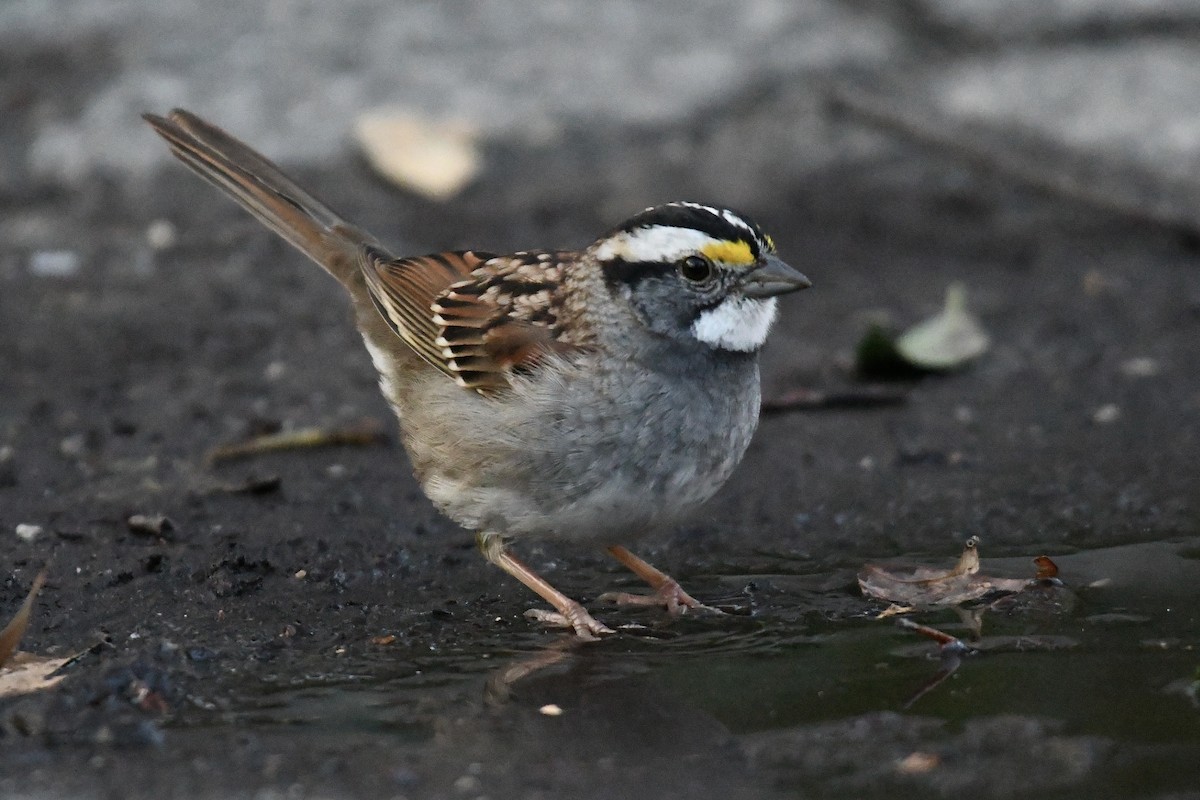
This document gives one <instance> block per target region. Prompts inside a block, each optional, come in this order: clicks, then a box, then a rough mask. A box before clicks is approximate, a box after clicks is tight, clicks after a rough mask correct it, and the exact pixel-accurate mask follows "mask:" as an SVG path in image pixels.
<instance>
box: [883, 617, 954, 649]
mask: <svg viewBox="0 0 1200 800" xmlns="http://www.w3.org/2000/svg"><path fill="white" fill-rule="evenodd" d="M896 626H897V627H899V628H904V629H905V630H910V631H912V632H913V633H917V634H920V635H921V636H924V637H926V638H927V639H933V640H934V641H935V642H937V643H938V644H939V645H943V646H944V645H948V644H953V643H954V642H958V644H959V645H960V646H962V647H966V645H964V644H963V643H962V642H961V641H959V639H958V637H955V636H951V635H950V634H948V633H944V632H942V631H939V630H938V629H937V628H931V627H929V626H928V625H921V624H920V623H917V622H913V621H912V620H911V619H907V618H905V617H901V618H900V619H898V620H896Z"/></svg>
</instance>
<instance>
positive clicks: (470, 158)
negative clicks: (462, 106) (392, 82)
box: [354, 110, 481, 200]
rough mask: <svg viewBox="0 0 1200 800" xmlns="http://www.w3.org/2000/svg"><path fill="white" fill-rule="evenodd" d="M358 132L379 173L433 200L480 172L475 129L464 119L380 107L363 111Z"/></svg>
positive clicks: (447, 196)
mask: <svg viewBox="0 0 1200 800" xmlns="http://www.w3.org/2000/svg"><path fill="white" fill-rule="evenodd" d="M354 133H355V136H356V137H357V138H358V143H359V145H360V146H361V147H362V149H363V152H365V153H366V156H367V160H368V161H370V163H371V166H372V167H373V168H374V169H375V171H376V172H378V173H379V174H381V175H383V177H385V178H387V179H388V180H390V181H391V182H393V183H395V184H397V185H398V186H401V187H403V188H405V189H411V190H412V191H414V192H417V193H418V194H422V195H424V196H426V197H428V198H431V199H433V200H448V199H450V198H451V197H453V196H454V195H456V194H458V193H459V192H460V191H461V190H462V189H463V187H465V186H466V185H467V184H468V183H470V181H471V179H472V178H474V177H475V175H477V174H478V172H479V167H480V162H481V158H480V155H479V148H478V146H477V144H476V135H475V132H474V131H473V130H471V129H470V128H469V127H468V126H466V125H465V124H462V123H446V122H435V121H433V120H430V119H425V118H422V117H420V116H418V115H416V114H412V113H409V112H406V111H403V110H378V111H373V112H369V113H366V114H363V115H362V116H360V117H359V118H358V120H357V121H356V122H355V125H354Z"/></svg>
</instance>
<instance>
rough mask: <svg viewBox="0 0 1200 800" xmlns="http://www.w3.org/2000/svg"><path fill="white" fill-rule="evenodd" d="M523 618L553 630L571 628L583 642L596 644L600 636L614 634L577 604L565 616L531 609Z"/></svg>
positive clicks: (554, 612) (556, 612) (539, 609)
mask: <svg viewBox="0 0 1200 800" xmlns="http://www.w3.org/2000/svg"><path fill="white" fill-rule="evenodd" d="M525 617H526V619H531V620H533V621H535V622H537V623H539V624H541V625H548V626H550V627H553V628H573V629H574V630H575V635H576V636H578V637H579V638H580V639H582V640H583V641H585V642H596V641H599V640H600V637H602V636H610V635H612V634H614V633H616V631H614V630H613V629H612V628H610V627H608V626H607V625H605V624H604V623H603V622H600V621H599V620H597V619H596V618H595V617H593V616H592V615H591V614H589V613H588V612H587V610H586V609H585V608H584V607H583V606H581V605H579V604H578V603H576V604H575V607H574V608H571V609H569V610H568V611H567V613H566V614H563V613H561V612H558V611H547V610H545V609H543V608H531V609H529V610H528V611H526V612H525Z"/></svg>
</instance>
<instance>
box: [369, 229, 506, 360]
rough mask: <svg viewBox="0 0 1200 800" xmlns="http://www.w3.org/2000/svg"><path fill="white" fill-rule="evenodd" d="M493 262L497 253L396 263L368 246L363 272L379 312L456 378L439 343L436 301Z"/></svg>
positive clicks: (441, 255) (415, 348) (436, 256)
mask: <svg viewBox="0 0 1200 800" xmlns="http://www.w3.org/2000/svg"><path fill="white" fill-rule="evenodd" d="M491 257H492V255H491V253H475V252H471V251H464V252H455V253H435V254H433V255H428V256H416V257H414V258H398V259H393V258H390V257H389V256H388V255H387V254H386V253H384V252H382V251H380V250H376V249H375V248H372V247H364V248H363V249H362V251H361V255H360V259H359V267H360V268H361V269H362V274H363V277H364V278H365V279H366V283H367V290H368V291H369V292H370V294H371V299H372V300H373V301H374V302H375V307H376V308H377V309H379V313H380V314H381V315H382V316H383V318H384V320H385V321H386V322H387V323H388V325H389V326H390V327H391V329H392V330H394V331H395V332H396V334H397V335H398V336H399V337H400V338H401V339H403V340H404V342H405V344H407V345H408V346H409V347H411V348H412V349H413V351H414V352H415V353H416V354H417V355H419V356H420V357H421V358H423V359H424V360H425V361H427V362H429V363H430V364H431V365H433V366H434V367H437V368H438V369H440V370H441V371H442V372H445V373H446V374H447V375H448V376H450V377H452V378H454V377H456V376H455V372H454V370H453V369H451V367H450V365H449V363H448V362H447V359H446V356H445V353H444V352H443V347H442V346H441V345H439V344H438V343H437V339H438V337H439V336H441V326H440V325H439V324H438V323H437V322H436V321H435V320H434V312H433V301H434V298H436V297H437V296H438V295H440V294H441V293H442V292H444V291H446V289H447V288H448V287H449V286H451V285H452V284H455V283H458V282H460V281H462V280H463V279H464V278H466V277H467V276H469V275H470V274H471V273H472V272H473V271H474V270H475V269H476V268H478V267H479V265H480V264H483V263H484V262H485V261H487V260H488V259H489V258H491Z"/></svg>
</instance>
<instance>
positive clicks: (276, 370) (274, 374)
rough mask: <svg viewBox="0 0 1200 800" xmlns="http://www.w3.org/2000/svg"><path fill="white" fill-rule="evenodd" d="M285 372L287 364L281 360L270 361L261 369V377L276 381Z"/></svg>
mask: <svg viewBox="0 0 1200 800" xmlns="http://www.w3.org/2000/svg"><path fill="white" fill-rule="evenodd" d="M286 372H287V364H285V363H283V362H282V361H272V362H271V363H270V364H267V368H266V369H265V370H263V377H265V378H266V379H267V380H269V381H277V380H279V379H280V378H282V377H283V376H284V373H286Z"/></svg>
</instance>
